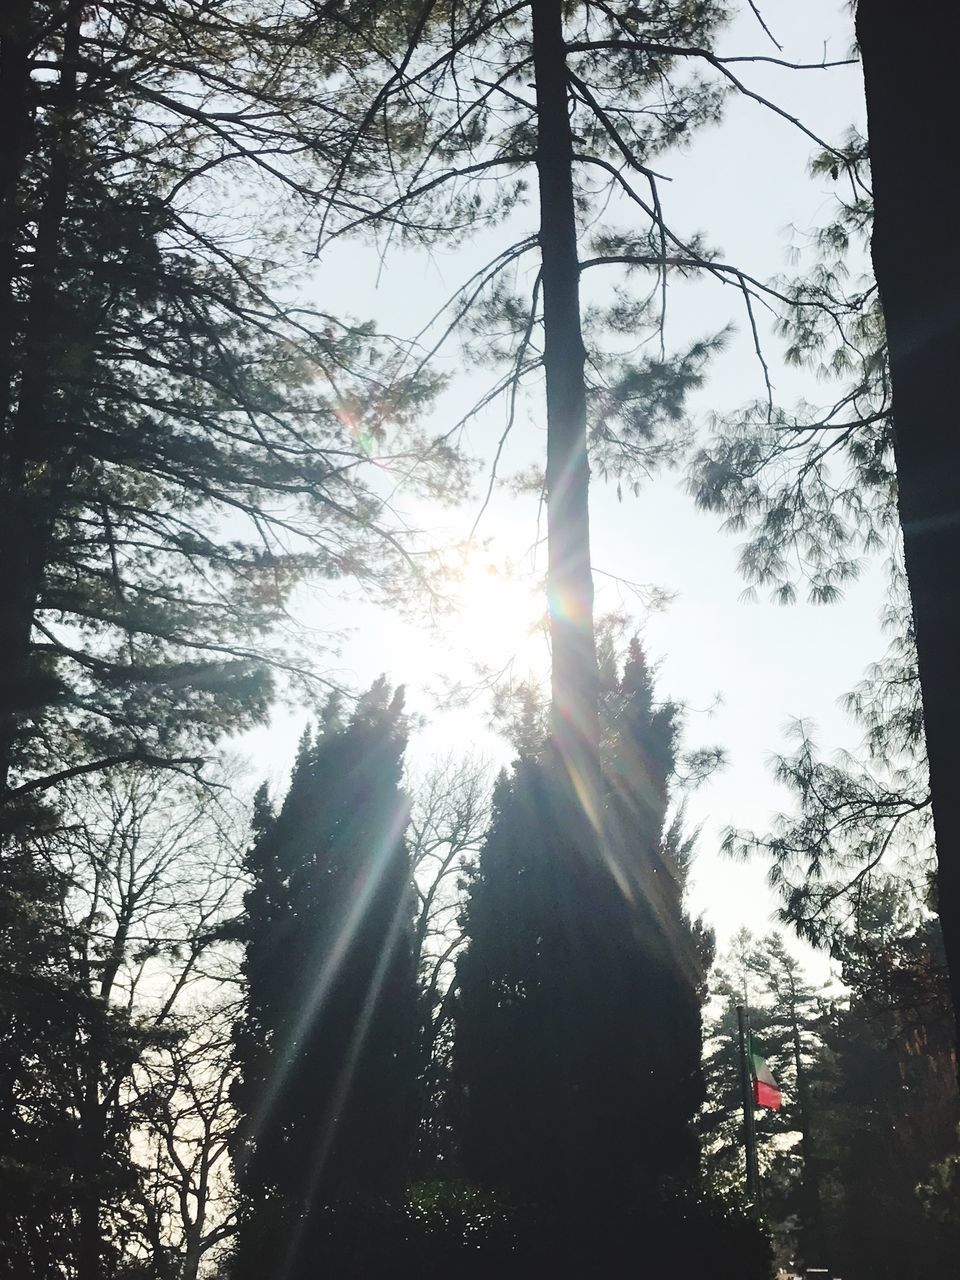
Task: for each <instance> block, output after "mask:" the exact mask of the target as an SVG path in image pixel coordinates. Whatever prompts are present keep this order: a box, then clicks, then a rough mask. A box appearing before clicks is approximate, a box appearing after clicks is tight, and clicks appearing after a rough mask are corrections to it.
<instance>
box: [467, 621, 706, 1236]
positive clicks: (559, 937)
mask: <svg viewBox="0 0 960 1280" xmlns="http://www.w3.org/2000/svg"><path fill="white" fill-rule="evenodd" d="M604 719H605V723H606V725H607V731H606V735H605V742H604V754H605V756H606V757H607V769H606V776H607V777H608V778H609V779H610V783H609V790H608V793H607V796H606V805H607V813H606V814H605V821H604V826H603V835H602V837H598V836H597V834H596V832H592V831H591V828H590V824H589V822H588V820H587V819H586V817H585V814H584V808H583V806H582V805H580V804H579V803H578V801H577V799H576V797H575V796H572V795H571V792H570V789H569V786H568V784H567V782H566V775H565V774H563V773H558V772H557V770H556V768H555V767H551V765H552V757H551V755H550V752H549V749H545V751H544V755H543V756H542V757H541V758H536V757H532V756H526V757H523V758H521V759H519V760H518V761H517V763H516V764H515V766H514V769H513V772H512V774H511V775H509V776H508V775H506V774H504V775H502V776H501V778H500V780H499V782H498V784H497V788H496V791H495V796H494V816H493V821H492V824H491V828H490V832H489V834H488V836H487V839H486V841H485V843H484V846H483V850H482V852H481V855H480V858H479V861H478V864H477V868H476V871H475V872H474V873H473V874H472V875H471V878H470V885H469V897H468V901H467V904H466V907H465V928H466V933H467V938H468V945H467V948H466V950H465V951H464V952H463V953H462V954H461V956H460V959H459V961H458V966H457V995H456V1004H455V1048H454V1063H455V1076H456V1085H457V1088H458V1092H457V1096H456V1105H457V1108H458V1111H459V1134H460V1141H461V1155H462V1159H463V1162H464V1165H465V1167H466V1169H467V1170H468V1172H469V1173H470V1175H471V1176H472V1177H474V1178H475V1179H477V1180H478V1181H479V1182H480V1183H481V1185H485V1186H492V1187H495V1188H501V1189H503V1190H506V1191H507V1192H508V1193H510V1194H512V1195H513V1196H515V1197H518V1198H519V1199H520V1200H521V1201H522V1202H527V1203H529V1204H531V1205H534V1206H536V1205H539V1206H541V1208H542V1207H544V1206H549V1207H550V1208H551V1209H553V1210H556V1209H558V1208H559V1209H561V1211H562V1213H574V1214H575V1216H579V1217H584V1216H585V1217H586V1220H588V1221H589V1220H590V1216H591V1215H592V1214H596V1213H598V1212H600V1211H601V1210H603V1211H605V1212H612V1213H614V1214H616V1212H618V1211H622V1210H623V1209H625V1208H626V1207H627V1206H629V1205H631V1204H633V1203H635V1202H636V1200H637V1199H638V1198H641V1199H642V1198H643V1197H644V1196H645V1195H646V1196H649V1195H650V1194H652V1193H653V1191H654V1189H655V1188H656V1187H657V1186H658V1184H662V1182H663V1180H664V1179H669V1178H670V1177H679V1178H681V1179H683V1178H686V1179H689V1178H690V1177H691V1176H692V1175H693V1173H694V1171H695V1168H696V1159H697V1157H696V1146H695V1143H694V1141H693V1138H692V1134H691V1130H690V1122H691V1120H692V1117H693V1114H694V1112H695V1111H696V1108H697V1107H698V1105H699V1103H700V1100H701V1097H702V1083H701V1078H700V1072H699V1060H700V1015H699V993H698V986H699V981H700V975H701V969H700V966H699V957H698V956H697V946H696V941H695V937H694V934H693V931H692V930H691V928H690V926H689V923H688V922H687V921H686V920H685V919H684V917H683V914H682V908H681V903H680V883H679V882H680V879H681V876H682V872H681V869H680V868H679V867H678V866H677V863H676V861H675V859H674V857H673V856H672V855H671V851H670V849H668V848H667V845H666V842H665V838H664V837H665V834H666V832H665V814H666V809H667V789H668V781H669V777H670V773H671V769H672V765H673V761H674V735H675V725H674V720H675V711H674V709H673V708H672V707H671V706H669V705H667V706H662V707H655V706H654V704H653V701H652V685H651V680H650V674H649V671H648V669H647V667H646V663H645V661H644V658H643V655H642V652H641V651H640V649H639V647H638V646H637V645H636V644H634V645H633V646H632V647H631V650H630V654H629V657H628V659H627V662H626V664H625V667H624V669H623V672H622V674H621V675H620V676H619V677H618V679H617V681H616V686H615V687H613V688H610V687H608V688H607V690H606V693H605V700H604ZM611 835H619V841H618V843H617V844H615V845H614V844H613V843H612V841H611ZM601 839H602V841H603V844H602V849H598V847H597V846H598V844H600V841H601ZM604 856H605V857H607V858H609V859H610V860H611V861H610V863H609V864H604V863H603V862H602V861H601V859H602V857H604Z"/></svg>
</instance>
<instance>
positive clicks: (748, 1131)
mask: <svg viewBox="0 0 960 1280" xmlns="http://www.w3.org/2000/svg"><path fill="white" fill-rule="evenodd" d="M737 1026H738V1027H739V1030H740V1082H741V1085H742V1088H743V1138H744V1152H745V1154H746V1162H747V1199H748V1200H749V1201H750V1202H751V1203H753V1204H755V1203H756V1201H757V1194H758V1190H759V1188H758V1178H757V1130H756V1126H755V1124H754V1116H753V1089H752V1088H751V1084H750V1068H749V1066H748V1064H747V1011H746V1009H745V1008H744V1006H743V1005H742V1004H738V1005H737Z"/></svg>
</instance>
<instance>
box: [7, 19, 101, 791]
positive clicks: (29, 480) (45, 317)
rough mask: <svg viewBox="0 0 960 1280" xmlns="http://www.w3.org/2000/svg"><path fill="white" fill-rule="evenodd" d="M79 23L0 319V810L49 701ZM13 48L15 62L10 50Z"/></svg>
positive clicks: (66, 51) (66, 469)
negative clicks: (38, 662) (2, 389)
mask: <svg viewBox="0 0 960 1280" xmlns="http://www.w3.org/2000/svg"><path fill="white" fill-rule="evenodd" d="M81 21H82V6H81V4H80V2H79V0H76V2H75V3H73V4H71V5H70V6H69V7H68V9H67V10H66V14H65V19H64V34H63V54H62V61H61V69H60V77H59V84H58V87H57V95H56V100H55V107H56V111H57V113H58V115H59V127H60V134H59V137H58V138H57V140H56V142H55V143H54V145H53V147H52V149H51V155H50V159H49V168H48V176H47V183H46V191H45V194H44V198H43V202H42V205H41V208H40V210H39V214H38V215H37V220H36V221H37V227H36V237H35V242H34V251H33V255H32V259H33V260H32V267H31V273H30V274H31V280H30V288H29V298H28V300H27V301H26V302H25V303H16V304H14V300H13V299H12V296H11V298H10V306H9V307H8V308H7V310H6V313H5V314H4V315H3V320H4V324H5V331H4V332H3V333H2V334H0V342H2V344H3V349H4V353H5V356H6V357H7V358H8V360H11V361H12V360H13V359H16V361H17V362H18V363H19V373H20V377H19V387H18V389H17V394H16V397H15V403H13V404H10V405H9V406H8V409H7V415H6V419H5V420H4V421H3V422H2V424H0V425H2V442H0V546H2V547H3V556H2V560H0V804H2V803H3V799H4V795H5V792H6V789H7V786H8V783H9V775H10V768H11V764H12V760H13V754H14V749H15V746H16V741H17V737H18V734H19V729H20V722H21V717H22V716H23V715H24V714H26V713H29V712H31V711H34V710H36V709H38V707H40V706H42V705H43V703H44V701H48V700H49V698H50V696H51V682H50V681H49V680H44V679H42V678H41V677H39V673H35V672H33V671H31V666H30V642H31V635H32V631H33V621H34V614H35V611H36V606H37V601H38V598H39V594H40V589H41V585H42V581H43V575H44V571H45V568H46V561H47V558H48V555H49V547H50V539H51V536H52V534H53V529H54V526H55V523H56V519H57V515H58V513H59V511H60V509H61V507H62V504H63V501H64V498H65V496H66V492H67V488H68V485H69V479H70V473H71V460H70V455H69V449H68V447H67V446H68V442H67V440H66V439H65V438H64V437H63V433H62V431H60V430H58V425H57V424H56V423H55V422H54V414H55V410H56V409H57V408H58V406H57V405H56V403H55V402H56V396H57V394H58V392H59V390H60V389H59V388H58V387H57V386H56V385H55V381H56V380H55V377H52V376H51V369H52V368H55V367H56V362H57V361H58V359H61V358H62V348H63V346H64V344H65V342H66V341H67V338H66V335H65V333H63V326H62V325H61V324H59V323H58V320H59V318H60V316H61V313H62V299H61V298H60V297H59V294H60V287H59V265H60V254H61V252H62V232H63V223H64V218H65V216H66V211H67V202H68V198H69V191H70V178H71V174H72V145H73V144H72V137H71V124H72V115H73V113H74V111H75V109H76V98H77V61H78V58H79V48H80V26H81ZM13 48H14V53H17V55H18V57H19V53H18V50H17V47H16V45H14V46H13ZM11 57H13V54H11ZM14 61H15V62H16V59H14ZM15 159H16V156H14V160H15ZM12 180H13V179H12ZM5 194H6V195H7V196H11V194H12V198H13V201H14V203H13V206H12V209H13V212H11V206H9V205H8V206H7V207H6V208H5V209H4V217H7V216H8V215H9V217H10V219H11V220H12V219H13V217H14V213H16V215H17V216H18V217H21V218H29V217H30V216H32V215H31V214H30V211H23V212H20V211H19V205H18V204H17V200H16V191H13V192H12V193H11V192H7V193H5ZM21 232H22V228H21V227H20V226H19V225H16V226H15V225H14V224H13V222H12V221H11V222H10V225H8V226H5V227H4V235H5V236H6V237H7V238H8V240H10V242H11V248H12V249H13V250H14V251H15V249H16V241H17V240H18V239H19V237H20V235H21ZM0 265H2V264H0ZM11 287H12V280H11ZM21 309H22V310H23V311H24V312H25V316H24V320H23V335H22V341H20V342H19V343H18V334H17V330H18V328H19V324H18V320H17V312H18V310H21ZM18 348H19V349H18ZM11 353H13V354H12V355H11ZM11 369H12V364H11ZM14 380H15V379H12V380H11V382H12V381H14ZM10 385H11V384H9V383H8V385H7V391H8V392H9V390H10Z"/></svg>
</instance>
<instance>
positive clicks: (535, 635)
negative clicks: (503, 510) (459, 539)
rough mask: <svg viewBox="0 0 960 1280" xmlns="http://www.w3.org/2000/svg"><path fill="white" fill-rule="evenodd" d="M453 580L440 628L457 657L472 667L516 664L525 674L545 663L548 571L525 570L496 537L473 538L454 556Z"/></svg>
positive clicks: (497, 667) (451, 569)
mask: <svg viewBox="0 0 960 1280" xmlns="http://www.w3.org/2000/svg"><path fill="white" fill-rule="evenodd" d="M448 584H449V585H448V592H447V594H448V597H449V606H448V608H447V609H446V610H445V611H444V613H443V614H442V615H441V616H440V617H438V619H437V630H438V632H439V634H440V638H441V643H442V644H443V645H444V646H445V647H447V648H448V650H449V651H450V656H451V658H452V659H455V660H456V661H457V662H458V663H461V664H464V665H466V666H468V667H470V668H472V669H478V668H484V669H488V670H494V671H498V670H500V669H502V668H505V667H507V666H512V667H513V668H514V670H515V671H516V673H517V674H522V675H526V674H528V673H533V672H535V671H537V670H539V669H540V668H542V667H543V666H544V662H545V659H546V640H545V630H544V619H545V614H546V595H545V592H544V584H543V578H542V575H538V574H535V573H532V572H529V571H528V572H523V571H521V569H520V568H519V567H518V566H517V565H516V564H515V563H514V562H513V561H512V560H511V559H510V558H509V557H508V556H504V555H500V554H498V552H497V549H496V547H495V545H494V544H493V543H491V542H487V543H483V544H479V545H478V544H476V543H468V544H465V545H464V546H462V547H460V548H458V550H457V552H456V554H455V556H454V557H453V559H452V562H451V565H450V568H449V571H448Z"/></svg>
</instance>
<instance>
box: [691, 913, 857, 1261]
mask: <svg viewBox="0 0 960 1280" xmlns="http://www.w3.org/2000/svg"><path fill="white" fill-rule="evenodd" d="M710 995H711V1006H710V1008H711V1012H710V1017H709V1020H708V1022H707V1026H706V1029H705V1054H704V1074H705V1077H706V1084H707V1101H706V1105H705V1107H704V1110H703V1112H702V1114H701V1116H700V1121H699V1127H700V1131H701V1133H702V1135H703V1153H704V1166H705V1169H706V1172H707V1174H708V1176H709V1178H710V1180H711V1182H712V1183H713V1184H714V1185H715V1186H716V1187H717V1188H718V1189H719V1190H721V1191H723V1192H724V1193H732V1194H734V1195H736V1196H737V1197H738V1198H742V1196H743V1194H744V1190H745V1168H744V1151H745V1148H744V1135H743V1089H742V1076H741V1059H740V1037H739V1026H738V1019H737V1012H736V1007H737V1005H739V1004H745V1005H746V1006H747V1008H748V1010H749V1020H750V1028H751V1033H752V1035H753V1036H754V1038H755V1042H756V1044H757V1046H758V1048H759V1051H760V1052H761V1053H762V1055H763V1057H764V1058H766V1059H767V1061H768V1062H769V1063H770V1065H771V1068H772V1070H773V1074H774V1076H775V1077H776V1080H777V1083H778V1084H779V1085H780V1089H781V1096H782V1106H781V1107H780V1109H779V1110H776V1111H774V1110H771V1109H768V1108H763V1107H760V1108H757V1109H756V1110H755V1113H754V1123H755V1130H756V1140H757V1152H758V1163H759V1168H760V1178H761V1186H760V1193H761V1194H760V1206H761V1209H762V1212H763V1215H764V1218H765V1219H766V1220H767V1221H768V1223H769V1224H770V1226H771V1228H772V1230H773V1232H774V1235H775V1238H776V1240H777V1252H778V1254H779V1256H780V1260H781V1262H782V1263H783V1264H784V1265H785V1266H786V1265H788V1264H790V1263H793V1264H796V1262H797V1260H798V1259H803V1261H804V1263H805V1265H807V1266H819V1265H821V1263H822V1261H823V1260H824V1259H825V1257H826V1253H825V1244H824V1232H823V1223H822V1205H821V1196H820V1191H819V1179H820V1172H821V1168H822V1162H821V1161H820V1160H819V1158H818V1154H817V1150H816V1133H815V1130H816V1124H817V1120H818V1117H819V1110H820V1097H821V1094H822V1092H823V1090H824V1088H825V1087H826V1086H825V1084H824V1080H823V1068H822V1062H821V1053H820V1051H821V1049H822V1043H823V1042H822V1035H823V1022H824V1017H825V1011H824V1009H825V997H824V995H823V993H822V992H821V991H819V990H818V989H817V988H816V987H814V986H813V985H812V984H811V983H810V982H809V980H808V979H807V978H806V977H805V976H804V973H803V969H802V966H801V965H800V963H799V961H798V960H797V959H796V958H795V957H794V956H793V955H791V954H790V952H788V951H787V950H786V948H785V946H784V944H783V939H782V938H781V937H780V936H779V935H778V934H775V933H771V934H767V935H766V936H765V937H764V938H762V939H757V938H754V937H753V935H752V934H750V933H749V931H747V930H746V929H743V930H741V931H740V933H739V934H737V936H736V937H735V938H734V939H733V942H732V944H731V947H730V949H729V951H728V952H727V953H726V954H725V955H724V956H723V957H722V958H721V960H720V961H719V962H718V964H717V965H716V967H715V968H714V969H713V970H712V972H711V974H710ZM831 1083H832V1080H831Z"/></svg>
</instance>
